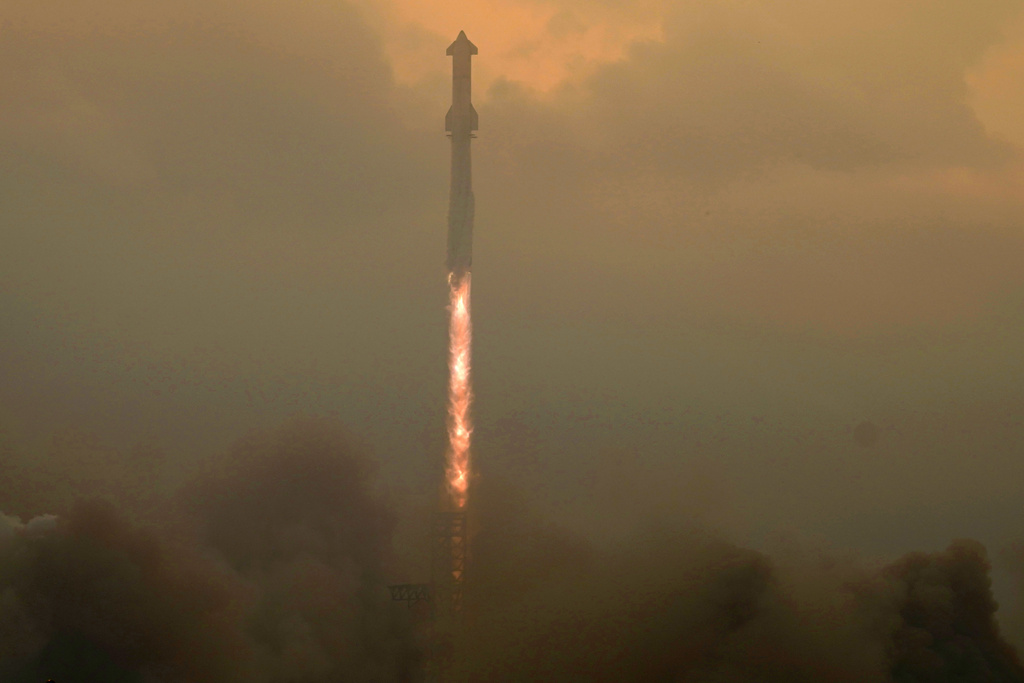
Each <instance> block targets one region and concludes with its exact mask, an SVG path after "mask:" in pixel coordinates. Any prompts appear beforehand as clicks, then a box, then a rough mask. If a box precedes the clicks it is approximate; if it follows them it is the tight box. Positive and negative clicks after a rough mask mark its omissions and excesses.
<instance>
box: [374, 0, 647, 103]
mask: <svg viewBox="0 0 1024 683" xmlns="http://www.w3.org/2000/svg"><path fill="white" fill-rule="evenodd" d="M564 4H565V3H554V2H544V1H543V0H539V1H537V2H517V1H514V0H488V1H485V2H474V3H463V2H456V1H455V0H437V1H435V2H430V3H425V2H422V1H420V0H387V1H384V2H372V4H370V5H369V7H370V9H371V13H372V14H373V15H375V16H376V17H377V18H378V20H379V21H380V25H379V28H380V29H381V30H382V32H383V34H384V36H385V41H386V42H387V49H388V52H389V54H391V55H392V56H393V64H394V68H395V75H396V77H397V78H398V80H399V81H401V82H404V83H412V82H416V81H419V80H422V79H424V78H429V77H431V76H433V75H436V74H437V73H438V60H437V59H436V57H437V54H436V53H437V44H438V43H437V41H438V39H440V40H441V42H445V41H447V40H450V39H454V37H455V36H456V35H457V34H458V32H459V31H460V30H464V31H466V34H467V35H468V36H469V38H470V40H472V41H473V42H474V43H476V45H477V46H478V47H480V50H481V52H480V55H481V59H480V60H479V61H478V66H477V67H476V68H477V71H476V85H477V89H478V91H479V92H480V93H481V94H483V93H484V92H485V91H486V89H487V87H488V86H489V85H490V84H491V83H493V82H494V80H496V79H498V78H507V79H510V80H515V81H520V82H523V83H524V84H526V85H528V86H530V87H532V88H534V89H536V90H539V91H548V90H550V89H551V88H553V87H555V86H557V85H558V84H559V83H561V82H562V81H564V80H565V79H567V78H570V77H572V76H573V75H577V74H582V73H586V72H587V70H588V67H591V66H593V65H595V64H598V63H602V62H608V61H614V60H618V59H621V58H623V57H624V56H625V55H626V50H627V48H628V46H629V44H630V43H632V42H634V41H637V40H657V39H659V38H660V37H661V16H660V12H659V7H658V5H659V4H660V3H659V2H657V0H644V1H643V2H637V3H635V4H632V5H630V6H628V9H622V8H615V7H611V6H607V5H599V4H594V5H588V6H586V8H585V12H581V11H576V10H575V9H574V8H572V7H566V6H562V5H564ZM481 46H482V47H481Z"/></svg>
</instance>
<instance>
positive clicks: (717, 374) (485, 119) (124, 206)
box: [0, 0, 1024, 590]
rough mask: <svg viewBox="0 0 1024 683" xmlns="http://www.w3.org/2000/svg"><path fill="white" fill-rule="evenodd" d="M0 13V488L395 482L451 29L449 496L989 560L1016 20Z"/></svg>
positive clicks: (757, 14)
mask: <svg viewBox="0 0 1024 683" xmlns="http://www.w3.org/2000/svg"><path fill="white" fill-rule="evenodd" d="M462 5H465V7H463V6H462ZM2 14H3V18H2V19H0V207H2V212H0V244H2V249H0V314H2V319H3V321H4V322H3V324H2V325H0V377H2V382H0V436H2V438H3V440H4V442H5V444H6V446H5V447H6V448H8V449H9V450H10V453H11V454H12V455H11V456H10V457H11V458H12V459H13V460H14V461H17V462H20V463H22V465H23V466H24V468H26V469H25V470H24V471H25V472H28V473H29V474H31V473H33V472H37V473H38V472H42V471H44V469H43V466H44V464H46V463H50V465H53V463H54V462H56V463H61V462H63V463H65V464H64V465H60V467H70V468H72V469H74V467H75V465H77V466H78V467H79V468H84V467H86V464H87V463H89V462H94V463H100V464H101V465H102V467H103V468H106V469H103V470H102V471H103V472H105V473H112V474H110V476H116V475H115V474H113V473H115V472H116V471H117V468H118V467H119V466H120V465H119V464H118V463H119V462H120V461H119V460H118V458H120V457H122V455H123V454H125V453H129V452H133V451H132V449H133V448H135V449H136V450H137V448H138V444H148V446H147V447H151V448H155V449H158V450H159V451H161V452H163V453H164V454H165V455H164V457H166V463H167V464H166V468H167V469H166V470H164V471H165V472H168V473H172V474H173V473H178V472H185V471H188V469H189V468H190V467H192V466H193V465H194V463H195V462H196V461H197V460H198V459H199V458H201V457H205V456H206V455H207V454H209V453H212V452H216V451H218V450H221V449H223V448H224V447H225V446H226V445H227V444H228V443H229V442H230V441H232V440H234V439H236V438H238V437H239V436H240V435H242V434H243V433H245V432H246V431H247V430H249V429H252V428H254V427H259V426H266V425H269V424H275V423H277V422H279V421H280V420H282V419H283V418H284V417H285V416H287V415H289V414H292V413H295V412H311V413H320V414H329V415H336V416H338V417H339V418H340V419H341V420H342V421H343V422H344V423H345V424H346V425H347V426H348V428H349V429H350V430H351V431H352V432H353V433H354V434H355V435H356V436H357V438H358V439H360V440H361V441H362V442H363V443H364V444H365V445H366V447H367V448H368V449H370V450H371V451H372V452H373V453H374V454H375V456H376V457H377V458H378V459H379V460H380V462H381V463H382V467H383V469H382V472H383V473H384V474H385V477H384V478H385V480H386V481H388V482H389V484H390V485H392V486H394V487H395V488H396V490H412V491H425V490H429V488H430V486H431V485H432V483H431V482H432V479H431V477H433V476H435V474H436V473H437V472H439V467H440V465H439V459H440V457H441V452H442V448H443V434H444V426H443V409H444V405H443V401H444V397H445V367H444V364H445V344H446V329H445V325H446V320H447V318H446V314H445V310H444V306H445V303H446V286H445V280H444V272H443V263H444V249H445V225H446V219H445V212H446V201H447V183H448V144H449V143H448V140H447V139H446V138H445V136H444V127H443V119H444V113H445V111H446V109H447V107H448V99H449V98H450V84H449V80H448V79H449V78H450V60H449V59H448V58H446V57H445V54H444V53H445V48H446V47H447V46H448V44H449V43H450V42H451V40H452V39H453V38H454V37H455V35H457V33H458V31H459V30H460V29H465V30H466V32H467V34H468V36H469V37H470V39H471V40H473V42H474V43H475V44H476V45H477V46H478V48H479V56H478V57H476V58H475V60H474V75H475V78H476V80H475V88H474V100H475V103H476V107H477V110H478V111H479V114H480V131H479V137H478V139H477V140H476V141H475V142H474V173H475V176H474V184H475V189H476V199H477V202H476V206H477V215H476V236H475V240H474V243H475V252H476V253H475V255H474V268H475V273H474V280H473V282H474V292H473V296H474V304H473V306H474V318H475V325H476V328H475V344H476V345H475V349H474V353H475V373H476V394H477V403H476V416H477V423H478V429H477V435H476V453H477V461H478V463H479V465H480V468H481V469H482V471H483V472H484V476H493V477H501V478H504V479H508V480H509V481H511V482H513V484H514V485H515V486H517V487H520V488H521V489H522V490H524V491H525V492H526V496H527V497H528V498H529V499H530V500H531V501H532V502H533V503H534V504H535V505H536V506H538V507H540V508H542V509H545V510H547V511H549V512H552V511H554V512H558V513H559V514H560V515H562V519H563V521H564V523H565V524H566V525H568V526H570V527H574V528H578V529H582V530H585V531H586V532H587V533H588V534H591V535H592V536H594V537H596V538H614V537H620V536H621V535H623V534H628V533H635V530H636V529H638V528H641V527H642V526H643V525H644V524H647V523H649V522H650V521H651V520H660V521H662V522H665V523H668V524H670V525H687V524H691V523H693V522H694V520H696V521H697V523H699V524H703V525H709V526H711V527H714V528H716V529H719V530H721V531H722V532H723V533H725V534H727V535H729V536H730V537H733V538H735V539H737V540H739V541H740V542H751V543H761V542H764V541H765V539H772V538H780V537H781V538H785V537H789V536H793V535H795V536H797V537H800V538H805V539H810V541H809V542H813V543H822V544H825V545H834V546H837V547H840V548H851V549H854V550H857V551H860V552H864V553H868V554H881V555H889V554H893V553H897V552H902V551H903V550H907V549H910V548H922V549H935V548H941V547H945V545H946V544H947V543H948V541H949V540H950V539H952V538H955V537H961V536H969V537H973V538H978V539H980V540H982V541H983V542H985V543H986V544H988V545H989V548H990V551H991V552H992V553H993V555H994V556H998V554H999V553H1000V552H1001V551H1002V550H1003V549H1004V548H1011V547H1015V546H1018V545H1020V544H1024V524H1022V522H1021V518H1020V514H1019V511H1020V507H1021V504H1022V502H1024V446H1022V444H1024V423H1022V417H1024V414H1022V410H1024V390H1022V387H1024V363H1022V361H1021V351H1020V349H1021V348H1022V345H1024V267H1022V266H1024V116H1022V115H1021V113H1022V111H1024V2H1021V1H1020V0H973V1H972V2H967V1H966V0H928V1H925V0H903V1H901V2H895V3H894V2H889V1H883V0H866V1H865V0H858V1H857V2H854V1H853V0H833V1H830V2H827V3H826V2H815V1H812V0H772V1H771V2H769V1H767V0H764V1H756V0H746V1H743V0H735V1H729V0H714V1H702V2H683V1H674V0H650V1H645V2H619V1H618V0H602V1H601V2H582V1H579V0H561V1H550V2H545V1H543V0H536V1H527V0H520V1H518V2H513V1H512V0H479V1H478V2H475V3H469V4H468V5H466V4H465V3H456V2H454V1H449V0H437V1H436V2H431V3H422V2H416V1H415V0H393V1H389V2H384V1H382V2H376V1H374V0H360V1H358V2H353V3H346V2H343V1H342V0H295V1H291V2H272V1H271V0H256V1H254V0H246V1H245V2H243V1H242V0H202V1H201V2H200V1H191V0H189V1H184V2H176V3H160V2H138V1H136V0H132V1H129V0H79V1H78V2H66V1H58V0H8V2H7V3H5V5H4V9H3V12H2ZM864 421H870V422H872V423H873V424H874V425H876V426H877V427H878V430H879V434H880V436H879V439H878V442H877V443H876V444H874V445H873V446H870V447H864V446H862V445H859V444H858V443H857V442H856V441H855V440H854V438H853V435H852V434H853V428H854V427H855V426H856V425H858V424H860V423H862V422H864ZM76 435H77V436H76ZM83 435H86V436H83ZM67 443H74V444H78V445H77V446H75V448H78V449H79V451H75V452H76V453H79V455H76V456H74V457H73V458H72V457H71V456H67V455H66V454H65V455H62V448H64V447H65V446H62V444H65V445H66V444H67ZM82 444H85V446H83V445H82ZM82 449H84V451H83V450H82ZM85 451H88V452H90V453H93V452H101V451H102V452H103V453H107V455H102V456H95V459H94V460H89V459H88V458H86V457H85V456H81V453H82V452H85ZM111 454H113V455H111ZM118 454H122V455H118ZM80 456H81V457H80ZM62 457H63V458H64V459H63V460H61V458H62ZM90 457H93V456H90ZM69 458H70V460H69ZM83 458H84V459H83ZM68 463H73V464H68ZM97 466H100V465H97ZM58 469H59V468H58ZM46 471H50V470H46ZM69 471H70V470H69ZM75 471H78V470H75ZM61 476H64V475H61ZM76 476H78V477H79V479H75V478H74V477H71V479H70V480H71V481H74V482H78V483H75V484H74V486H73V488H74V489H75V491H76V492H81V493H89V492H91V489H90V486H91V484H88V483H81V482H87V481H91V480H89V479H88V478H87V477H86V478H83V475H76ZM65 478H67V477H65ZM97 478H98V479H102V475H101V476H99V477H93V479H97ZM171 478H172V479H173V478H174V477H171ZM42 479H44V480H46V478H45V477H42ZM46 481H48V480H46ZM46 485H47V484H45V483H43V484H39V486H42V487H43V488H45V486H46ZM14 488H17V485H15V484H14V483H10V482H8V483H7V484H5V490H6V491H7V492H8V494H7V495H8V496H9V495H11V491H12V490H13V489H14ZM12 500H13V499H12ZM15 505H16V504H15ZM24 505H30V503H24ZM0 509H5V506H4V503H3V502H2V501H0ZM5 511H8V512H13V513H17V514H26V513H27V511H23V510H7V509H5ZM1004 590H1008V589H1007V588H1005V587H1004Z"/></svg>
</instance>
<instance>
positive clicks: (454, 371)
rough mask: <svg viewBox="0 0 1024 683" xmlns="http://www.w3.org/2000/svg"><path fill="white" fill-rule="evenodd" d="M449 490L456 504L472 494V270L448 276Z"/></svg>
mask: <svg viewBox="0 0 1024 683" xmlns="http://www.w3.org/2000/svg"><path fill="white" fill-rule="evenodd" d="M448 286H449V296H450V303H449V306H448V311H449V314H450V317H449V321H448V464H447V479H448V492H449V494H450V495H451V498H452V502H453V503H454V504H455V507H457V508H463V507H465V506H466V499H467V497H468V495H469V442H470V437H471V436H472V434H473V426H472V425H471V424H470V421H469V406H470V403H471V402H472V400H473V389H472V385H471V384H470V376H469V370H470V366H469V362H470V351H471V347H472V339H473V323H472V320H471V319H470V315H469V273H466V274H465V275H463V276H462V277H461V278H456V277H455V275H454V273H452V274H450V275H449V276H448Z"/></svg>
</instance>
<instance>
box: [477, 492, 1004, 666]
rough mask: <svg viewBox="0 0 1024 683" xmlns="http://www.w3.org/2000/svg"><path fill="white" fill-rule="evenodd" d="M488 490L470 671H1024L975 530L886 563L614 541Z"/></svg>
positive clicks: (654, 537)
mask: <svg viewBox="0 0 1024 683" xmlns="http://www.w3.org/2000/svg"><path fill="white" fill-rule="evenodd" d="M478 495H479V499H480V503H481V504H480V506H479V508H478V509H479V512H480V522H479V524H480V526H481V531H480V533H479V534H478V535H477V537H476V539H475V541H474V544H473V552H474V564H473V570H474V572H475V573H474V574H473V580H472V581H471V582H470V583H469V584H468V589H467V590H468V593H467V600H468V604H469V611H468V613H469V614H470V615H472V621H471V628H469V629H467V637H466V639H465V641H464V642H463V643H462V648H461V661H462V665H463V666H464V672H463V673H464V674H465V675H466V677H467V678H468V679H469V680H522V681H527V680H530V681H533V680H537V681H541V680H543V681H576V680H587V681H685V682H686V683H768V682H772V683H773V682H776V681H777V682H779V683H783V682H785V683H795V682H801V681H806V682H807V683H811V682H815V683H818V682H821V681H830V682H843V681H849V682H850V683H854V682H856V683H873V682H877V683H911V682H913V683H940V682H941V683H948V682H953V681H957V682H960V681H963V682H967V681H977V682H979V683H980V682H981V681H990V682H996V681H1005V682H1019V681H1024V668H1022V667H1021V664H1020V662H1019V660H1018V658H1017V656H1016V654H1015V653H1014V652H1013V650H1012V649H1011V648H1010V647H1009V646H1008V645H1007V644H1006V643H1005V642H1004V640H1003V638H1002V637H1001V635H1000V632H999V628H998V626H997V624H996V621H995V613H996V604H995V602H994V600H993V598H992V594H991V590H990V584H989V576H988V572H989V563H988V559H987V557H986V553H985V550H984V548H983V547H982V546H981V545H980V544H978V543H976V542H973V541H957V542H954V543H953V544H952V545H951V546H950V547H949V548H948V549H947V550H946V551H944V552H940V553H935V554H923V553H917V554H912V555H909V556H907V557H905V558H904V559H902V560H900V561H898V562H896V563H894V564H892V565H890V566H887V567H884V568H881V569H879V568H869V567H864V566H859V565H857V564H856V563H854V562H853V561H839V560H836V559H831V558H829V557H827V556H825V555H821V554H812V555H811V556H809V557H807V556H795V557H786V556H781V557H778V558H775V557H768V556H766V555H764V554H761V553H757V552H753V551H751V550H746V549H742V548H738V547H735V546H733V545H731V544H728V543H725V542H723V541H721V540H717V539H714V538H709V537H706V536H703V535H701V534H700V533H697V532H693V533H687V534H680V533H668V532H666V531H664V530H658V529H655V530H651V531H649V532H648V533H643V534H638V535H637V536H636V538H635V540H634V541H633V542H632V543H630V544H629V545H627V546H626V547H623V548H620V549H619V550H617V551H607V552H606V551H599V550H597V549H594V548H592V547H589V546H588V545H587V544H586V543H584V542H582V541H580V540H578V539H574V538H572V537H571V536H569V535H568V534H566V533H565V532H562V531H559V530H558V529H556V528H553V527H552V526H550V525H547V524H544V523H543V522H542V521H540V520H538V519H536V518H534V517H532V516H531V515H530V514H529V512H528V511H527V510H526V509H525V507H524V506H523V505H522V504H520V503H517V501H516V500H515V498H514V497H512V498H510V497H508V496H506V495H503V494H501V493H497V492H495V491H494V487H493V482H490V481H489V480H487V479H486V478H485V479H484V480H483V483H482V485H481V487H480V491H479V492H478Z"/></svg>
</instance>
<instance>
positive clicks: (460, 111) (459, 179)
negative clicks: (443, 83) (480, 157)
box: [445, 31, 478, 283]
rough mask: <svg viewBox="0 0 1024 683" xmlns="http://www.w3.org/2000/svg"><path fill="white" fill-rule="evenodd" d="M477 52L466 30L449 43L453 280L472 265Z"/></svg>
mask: <svg viewBox="0 0 1024 683" xmlns="http://www.w3.org/2000/svg"><path fill="white" fill-rule="evenodd" d="M476 53H477V49H476V46H475V45H473V43H471V42H469V38H467V37H466V34H465V32H462V31H460V32H459V37H458V38H456V39H455V42H454V43H452V44H451V45H450V46H449V47H448V52H447V54H449V55H451V57H452V106H451V109H449V110H448V115H447V116H445V130H446V131H447V132H448V133H449V134H450V135H451V139H452V179H451V191H450V194H449V197H448V272H449V273H450V274H451V278H452V282H453V283H456V282H459V281H461V280H462V278H463V277H464V276H465V275H466V274H467V273H468V272H469V271H470V268H471V266H472V265H473V212H474V199H473V168H472V158H471V155H470V141H471V140H472V139H473V131H475V130H477V123H478V119H477V114H476V110H475V109H473V102H472V64H471V61H470V60H471V58H472V56H473V55H475V54H476Z"/></svg>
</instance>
